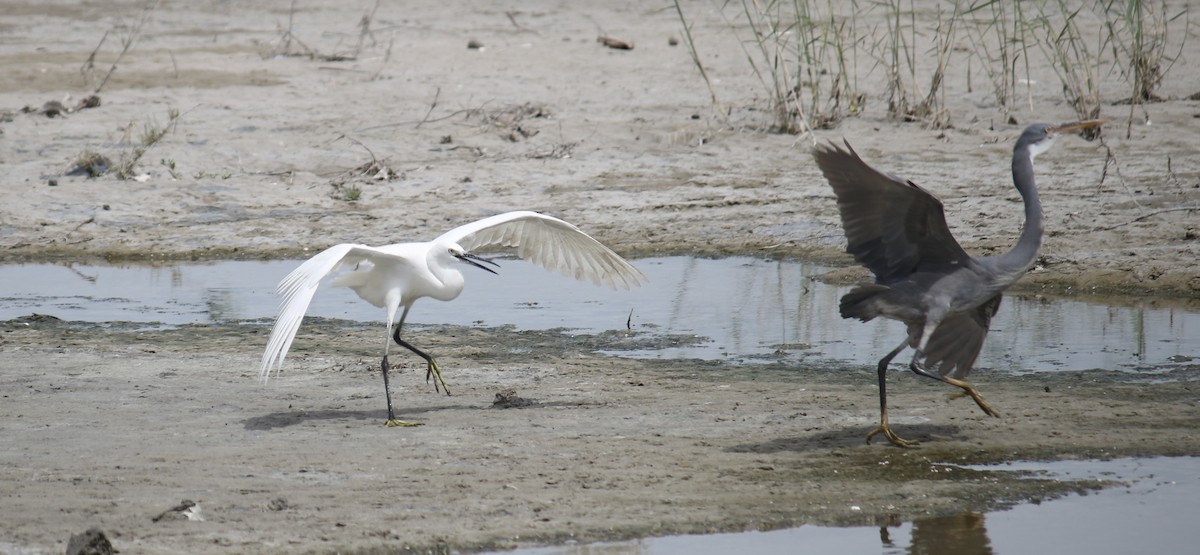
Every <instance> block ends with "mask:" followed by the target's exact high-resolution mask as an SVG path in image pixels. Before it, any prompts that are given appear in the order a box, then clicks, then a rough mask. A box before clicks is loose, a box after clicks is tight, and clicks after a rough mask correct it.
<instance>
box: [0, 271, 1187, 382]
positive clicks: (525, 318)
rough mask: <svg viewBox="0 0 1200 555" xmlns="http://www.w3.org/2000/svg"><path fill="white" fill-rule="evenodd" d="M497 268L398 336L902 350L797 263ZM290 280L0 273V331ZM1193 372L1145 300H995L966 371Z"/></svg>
mask: <svg viewBox="0 0 1200 555" xmlns="http://www.w3.org/2000/svg"><path fill="white" fill-rule="evenodd" d="M500 263H501V265H502V267H501V269H500V275H499V276H493V275H491V274H486V273H484V272H481V271H474V270H473V269H472V268H466V267H464V270H465V272H466V274H467V287H466V289H465V290H464V292H463V294H462V296H461V297H459V298H458V299H457V300H455V301H453V302H452V303H441V302H438V301H434V300H422V301H419V302H418V303H417V304H416V305H415V308H413V311H412V313H411V314H410V319H409V321H410V323H414V324H459V325H473V324H479V325H487V326H498V325H506V324H511V325H514V326H516V327H517V328H520V329H549V328H558V327H563V328H573V329H578V330H581V331H584V332H589V331H600V330H608V329H623V328H625V327H626V323H627V322H628V323H629V325H631V326H632V328H633V329H635V330H638V331H643V332H648V333H670V334H695V335H698V336H701V337H704V338H706V339H707V341H702V342H699V343H698V344H695V345H690V344H689V345H684V346H680V347H673V348H667V349H661V350H656V351H647V352H634V353H630V352H621V353H615V354H620V355H623V356H640V357H656V358H705V359H716V358H720V359H727V360H731V361H735V362H738V361H754V360H776V359H779V358H784V359H789V360H790V359H801V360H802V359H809V358H815V359H829V360H837V361H844V362H850V363H853V364H860V365H873V364H874V362H875V361H876V360H878V358H879V357H880V356H882V355H883V354H884V353H886V352H887V351H888V350H890V349H892V348H893V347H895V346H896V345H898V344H899V343H900V341H902V340H903V338H904V335H903V326H901V325H900V324H898V323H895V322H887V321H882V320H880V321H876V322H870V323H867V324H863V323H860V322H858V321H854V320H843V319H841V318H840V317H838V314H837V302H838V298H839V297H840V296H841V295H842V294H844V293H845V292H846V291H847V290H848V289H849V288H848V287H844V286H833V285H828V284H825V283H822V282H819V281H815V280H813V279H812V278H813V276H818V275H821V274H822V273H824V272H826V271H827V270H828V269H827V268H824V267H821V266H818V265H813V264H806V263H803V262H795V261H772V260H763V259H758V258H748V257H734V258H723V259H705V258H690V257H664V258H651V259H644V260H638V261H636V262H635V264H636V265H637V266H638V267H639V268H640V269H641V270H642V271H643V272H645V273H646V274H647V275H648V276H649V277H650V283H649V284H648V285H646V286H643V287H641V288H637V289H634V290H631V291H616V292H614V291H610V290H608V289H604V288H600V287H595V286H593V285H592V284H590V283H580V282H576V281H574V280H571V279H568V278H565V277H563V276H561V275H558V274H555V273H551V272H547V271H544V270H542V269H540V268H537V267H536V266H533V265H532V264H529V263H526V262H524V261H520V260H501V261H500ZM298 264H299V262H298V261H272V262H259V261H228V262H203V263H178V264H167V265H162V266H154V267H150V266H134V265H131V266H89V265H80V264H75V265H54V264H19V265H6V266H0V283H2V284H4V286H3V289H0V320H6V319H11V318H16V317H20V316H26V315H29V314H31V313H38V314H47V315H51V316H55V317H58V318H61V319H64V320H78V321H89V322H107V321H130V322H147V323H149V322H158V323H162V324H165V325H178V324H187V323H208V322H212V323H216V322H229V321H240V320H254V319H261V318H273V317H274V315H275V310H276V308H277V302H278V301H277V299H276V297H275V296H274V293H273V291H274V287H275V284H276V283H277V282H278V281H279V280H280V279H281V278H282V277H283V276H284V275H286V274H287V273H288V272H290V271H291V270H292V269H293V268H295V267H296V266H297V265H298ZM309 314H310V315H313V316H323V317H330V318H344V319H351V320H360V321H364V322H379V324H380V325H381V326H382V325H383V311H382V310H381V309H378V308H375V307H373V306H371V305H369V304H367V303H365V302H362V301H361V300H359V299H358V298H357V297H356V296H355V295H354V294H353V293H352V292H350V291H349V290H346V289H333V288H326V289H323V290H321V291H318V293H317V296H316V298H315V299H314V302H313V306H312V307H311V308H310V310H309ZM303 330H304V329H303V327H301V333H303ZM903 357H904V355H901V359H903ZM1194 359H1200V311H1198V310H1197V307H1195V306H1191V307H1188V308H1185V307H1183V306H1172V305H1170V304H1165V303H1163V302H1162V301H1155V300H1150V299H1120V300H1118V301H1117V302H1116V304H1102V303H1099V302H1092V301H1087V300H1080V299H1077V298H1053V297H1050V298H1032V297H1030V298H1018V297H1013V296H1010V297H1006V299H1005V301H1004V303H1002V305H1001V307H1000V311H999V313H998V314H997V315H996V317H995V319H994V320H993V323H992V331H991V333H990V334H989V337H988V341H987V343H986V344H985V345H984V352H983V354H982V355H981V356H980V360H979V362H978V363H977V367H978V368H980V369H992V370H1001V371H1008V372H1017V373H1022V372H1038V371H1051V370H1059V369H1062V370H1084V369H1093V368H1102V369H1108V370H1124V371H1130V372H1137V373H1154V372H1162V371H1169V370H1170V369H1171V368H1172V367H1174V366H1177V365H1179V364H1186V363H1189V362H1190V361H1193V360H1194Z"/></svg>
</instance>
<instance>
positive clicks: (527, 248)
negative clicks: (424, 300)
mask: <svg viewBox="0 0 1200 555" xmlns="http://www.w3.org/2000/svg"><path fill="white" fill-rule="evenodd" d="M435 241H448V242H453V243H458V244H459V245H460V246H462V248H464V249H466V250H467V251H472V250H476V249H483V248H486V247H496V246H499V247H514V248H516V249H517V256H519V257H521V258H523V259H525V260H528V261H530V262H533V263H534V264H537V265H538V266H541V267H543V268H545V269H547V270H553V271H556V272H559V273H561V274H563V275H565V276H568V277H573V278H575V279H578V280H585V279H586V280H591V282H592V283H594V284H596V285H600V284H601V283H603V284H604V285H607V286H609V287H611V288H613V289H617V288H618V287H620V288H623V289H628V288H629V287H630V286H636V285H641V284H642V283H643V282H645V281H647V279H646V276H645V275H644V274H642V272H640V271H638V269H637V268H634V267H633V266H632V265H630V264H629V263H628V262H626V261H625V259H624V258H621V257H620V256H618V255H617V253H615V252H613V251H612V249H609V248H608V247H606V246H604V245H603V244H601V243H600V242H599V241H597V240H595V239H593V238H591V236H589V235H588V234H586V233H584V232H582V231H580V230H579V228H577V227H575V226H574V225H572V224H570V223H567V222H564V221H562V220H560V219H558V218H554V217H551V216H546V215H544V214H538V213H537V212H528V211H520V212H506V213H504V214H498V215H496V216H492V217H490V218H484V219H482V220H479V221H477V222H472V223H469V224H466V225H463V226H459V227H456V228H454V229H452V230H450V231H447V232H446V233H444V234H442V236H441V237H438V238H437V239H435Z"/></svg>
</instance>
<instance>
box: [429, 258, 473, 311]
mask: <svg viewBox="0 0 1200 555" xmlns="http://www.w3.org/2000/svg"><path fill="white" fill-rule="evenodd" d="M428 262H429V272H430V273H431V274H433V277H434V279H435V280H437V282H438V284H437V286H436V287H434V288H433V289H432V290H431V291H430V292H429V296H430V297H433V298H435V299H437V300H439V301H452V300H454V299H456V298H458V295H459V293H462V290H463V284H464V283H465V282H464V280H463V275H462V272H461V271H459V269H458V267H457V266H458V260H456V259H455V258H454V257H452V256H449V255H446V254H445V250H444V249H442V248H441V247H434V248H433V250H432V251H431V252H430V253H429V255H428Z"/></svg>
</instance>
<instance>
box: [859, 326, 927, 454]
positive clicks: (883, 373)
mask: <svg viewBox="0 0 1200 555" xmlns="http://www.w3.org/2000/svg"><path fill="white" fill-rule="evenodd" d="M908 344H909V340H907V339H906V340H904V343H901V344H900V346H899V347H896V348H895V349H893V350H892V352H890V353H888V354H887V355H886V356H884V357H883V358H882V359H880V360H879V368H878V369H877V370H878V373H879V427H877V428H875V429H874V430H871V433H869V434H867V443H870V442H871V438H873V437H875V435H876V434H883V437H886V438H887V439H888V441H890V442H892V445H896V446H897V447H911V446H913V445H916V444H917V442H916V441H911V440H907V439H904V438H902V437H900V436H898V435H896V433H895V432H893V431H892V427H891V426H890V425H888V410H887V367H888V364H890V363H891V362H892V359H893V358H896V355H898V354H900V351H903V350H904V348H905V347H907V346H908Z"/></svg>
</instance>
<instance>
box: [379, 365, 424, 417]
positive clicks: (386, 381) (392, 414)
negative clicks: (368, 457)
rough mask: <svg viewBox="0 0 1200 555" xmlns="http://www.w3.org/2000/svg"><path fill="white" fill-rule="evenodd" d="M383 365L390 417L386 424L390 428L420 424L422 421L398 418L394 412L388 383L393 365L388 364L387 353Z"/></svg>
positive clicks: (385, 393) (385, 394) (384, 390)
mask: <svg viewBox="0 0 1200 555" xmlns="http://www.w3.org/2000/svg"><path fill="white" fill-rule="evenodd" d="M381 366H382V368H383V394H384V396H385V397H387V406H388V419H387V422H385V423H384V425H385V426H387V427H389V428H394V427H396V426H420V425H421V423H420V422H406V421H404V420H397V419H396V415H395V413H393V412H392V388H391V387H389V385H388V371H389V370H391V366H390V365H389V364H388V357H387V355H383V363H382V364H381Z"/></svg>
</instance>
